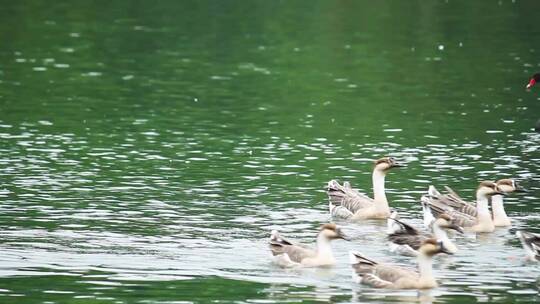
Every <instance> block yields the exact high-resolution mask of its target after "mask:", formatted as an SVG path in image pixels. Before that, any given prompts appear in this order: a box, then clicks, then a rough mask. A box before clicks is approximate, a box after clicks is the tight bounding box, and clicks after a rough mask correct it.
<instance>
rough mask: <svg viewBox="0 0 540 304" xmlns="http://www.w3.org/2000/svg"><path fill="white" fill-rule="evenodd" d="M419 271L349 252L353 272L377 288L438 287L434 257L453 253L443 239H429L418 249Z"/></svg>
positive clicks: (358, 280)
mask: <svg viewBox="0 0 540 304" xmlns="http://www.w3.org/2000/svg"><path fill="white" fill-rule="evenodd" d="M418 252H419V254H418V272H417V271H415V270H413V269H410V268H403V267H398V266H393V265H385V264H379V263H377V262H375V261H372V260H370V259H368V258H366V257H364V256H362V254H360V253H358V252H352V251H351V252H349V258H350V260H351V264H352V268H353V274H354V276H355V280H356V281H357V282H358V283H363V284H366V285H370V286H372V287H375V288H391V289H427V288H434V287H437V281H436V280H435V278H434V277H433V273H432V257H433V256H434V255H436V254H438V253H447V254H452V253H451V252H449V251H448V250H446V248H444V245H443V243H442V242H441V241H437V240H435V239H427V240H425V241H424V242H423V243H422V246H420V249H419V250H418Z"/></svg>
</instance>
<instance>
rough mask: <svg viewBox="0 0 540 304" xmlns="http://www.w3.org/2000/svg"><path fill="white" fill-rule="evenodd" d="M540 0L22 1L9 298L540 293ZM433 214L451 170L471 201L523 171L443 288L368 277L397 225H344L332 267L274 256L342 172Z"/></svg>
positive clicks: (406, 297) (3, 167) (2, 193)
mask: <svg viewBox="0 0 540 304" xmlns="http://www.w3.org/2000/svg"><path fill="white" fill-rule="evenodd" d="M539 9H540V3H538V2H537V1H533V0H531V1H499V2H497V1H482V2H480V1H474V2H471V1H429V2H426V1H418V2H396V1H377V2H373V1H354V2H353V1H339V2H326V1H292V2H291V1H286V2H280V1H272V2H267V1H253V2H249V3H247V2H246V3H239V2H232V1H182V2H176V1H160V2H157V3H151V2H132V1H115V2H112V3H101V2H92V3H77V4H75V3H70V4H68V3H64V4H62V3H41V2H38V1H17V2H9V3H4V5H3V7H2V10H1V11H0V16H1V20H2V22H1V23H0V33H1V35H2V37H3V38H4V39H2V40H3V41H4V43H2V44H1V45H0V62H2V64H1V66H0V109H1V113H2V115H1V116H0V138H1V141H0V180H1V181H2V185H1V186H0V225H1V226H0V228H1V229H0V233H1V240H2V241H1V242H0V261H1V263H0V297H1V300H0V301H1V302H2V303H65V302H72V303H112V302H114V303H133V302H135V303H187V302H199V303H203V302H210V301H220V302H225V303H228V302H236V303H245V302H250V303H251V302H254V303H269V302H274V303H293V302H294V303H296V302H306V303H310V302H321V303H327V302H329V301H330V302H340V303H341V302H345V303H346V302H356V301H359V302H371V303H390V302H422V303H429V302H437V303H442V302H456V303H457V302H459V303H475V302H490V303H495V302H501V303H502V302H522V303H524V302H534V301H538V300H539V296H538V289H539V288H538V275H537V273H538V264H534V263H526V262H525V261H524V260H523V250H522V249H521V247H520V244H519V242H518V241H517V240H516V239H515V237H514V236H513V233H514V232H515V230H516V229H527V230H530V231H533V232H540V228H538V224H539V222H540V203H539V197H540V186H539V185H538V179H539V175H538V174H539V172H540V162H539V160H540V148H539V147H540V146H539V143H540V136H539V135H538V134H536V133H534V131H533V130H532V128H533V126H534V123H535V121H536V120H537V119H538V118H539V117H538V113H540V111H539V109H540V103H539V102H538V100H539V99H540V93H539V92H538V89H536V88H535V89H534V90H532V91H531V92H526V91H525V90H524V86H525V85H526V83H527V81H528V78H529V76H530V75H532V74H533V72H537V71H538V70H540V60H539V59H538V51H540V46H539V45H538V41H537V39H535V37H536V36H537V35H538V27H537V26H536V25H537V23H538V22H537V12H538V11H539ZM384 155H392V156H395V157H396V158H398V159H400V160H402V161H404V162H406V163H407V165H408V167H407V168H406V169H403V170H399V171H398V170H396V171H394V172H391V173H390V174H389V176H388V178H387V188H388V197H389V199H390V201H391V206H393V207H395V208H397V209H398V210H399V212H400V213H401V214H402V216H403V217H405V218H407V219H408V220H409V221H410V222H412V223H413V224H417V225H419V224H420V205H419V197H420V196H421V195H422V194H423V193H424V192H425V191H426V189H427V187H428V186H429V185H430V184H435V185H437V186H439V187H442V186H443V185H449V186H451V187H453V188H454V189H456V190H457V191H458V192H459V193H461V194H462V195H463V196H464V197H466V198H469V199H470V198H472V196H473V191H474V188H475V187H476V184H477V183H478V181H480V180H485V179H486V180H494V179H499V178H502V177H514V178H517V179H519V180H520V181H521V182H522V184H523V185H524V186H525V187H526V188H528V190H529V191H530V192H528V193H527V194H525V195H517V194H516V195H513V196H511V197H509V198H508V199H507V203H506V206H507V211H508V213H509V215H510V216H511V218H512V220H513V227H512V228H510V229H497V231H496V232H495V233H494V234H491V235H481V236H478V237H477V238H475V237H474V235H465V236H458V237H457V244H458V246H459V247H460V248H461V250H460V251H459V253H458V254H456V255H455V256H452V257H438V258H437V259H436V266H435V269H436V276H437V277H438V278H439V283H440V285H441V286H440V287H439V288H437V289H434V290H432V291H428V292H421V293H419V292H417V291H381V290H374V289H370V288H367V287H363V286H360V285H357V284H355V283H353V282H352V281H351V278H350V272H351V271H350V266H349V265H348V264H347V260H348V258H347V251H348V250H351V249H354V250H360V251H362V252H363V253H364V254H366V255H368V256H370V257H372V258H373V259H377V260H379V261H384V262H391V263H398V264H402V265H414V261H412V260H410V259H408V258H406V257H399V256H395V255H392V254H390V253H389V252H388V250H387V244H386V243H385V242H384V241H382V240H383V239H384V224H383V223H380V222H376V221H375V222H368V223H365V224H351V223H339V224H340V225H342V226H343V229H344V231H345V232H346V233H347V234H349V235H350V236H351V238H352V239H353V240H352V241H350V242H345V241H336V242H334V249H335V253H336V258H337V260H338V263H337V265H336V266H335V267H334V268H331V269H305V270H283V269H280V268H278V267H276V266H274V265H272V264H271V263H270V253H269V250H268V248H267V244H266V240H267V238H268V236H269V232H270V231H271V230H272V229H279V230H280V231H281V232H282V233H283V234H284V235H286V236H288V237H290V238H293V239H295V240H298V241H302V242H306V243H311V242H313V241H314V236H315V235H316V231H317V229H318V226H319V225H320V224H322V223H325V222H328V221H330V220H331V219H330V218H329V215H328V211H327V201H326V196H325V193H324V190H323V189H324V185H325V183H326V182H327V181H328V180H330V179H333V178H337V179H340V180H350V181H351V182H352V183H353V185H354V186H356V187H359V188H360V189H362V190H363V191H367V192H370V191H369V189H370V187H371V185H370V170H371V161H372V160H373V159H375V158H379V157H381V156H384Z"/></svg>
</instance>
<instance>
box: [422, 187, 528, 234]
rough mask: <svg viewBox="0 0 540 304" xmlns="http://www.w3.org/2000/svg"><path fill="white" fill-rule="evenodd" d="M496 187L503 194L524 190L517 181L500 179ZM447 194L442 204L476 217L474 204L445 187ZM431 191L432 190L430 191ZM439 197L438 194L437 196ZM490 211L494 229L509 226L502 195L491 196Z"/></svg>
mask: <svg viewBox="0 0 540 304" xmlns="http://www.w3.org/2000/svg"><path fill="white" fill-rule="evenodd" d="M496 184H497V187H498V188H499V190H500V191H501V192H503V193H504V194H509V193H512V192H525V190H524V189H523V188H522V187H521V186H520V185H519V184H518V183H517V181H515V180H513V179H509V178H505V179H500V180H498V181H497V182H496ZM445 188H446V190H447V191H448V194H446V195H445V198H446V199H444V200H441V202H442V203H444V204H446V205H447V206H449V207H451V208H453V209H455V210H456V211H459V212H461V213H464V214H467V215H470V216H472V217H476V216H477V214H478V212H477V211H476V207H475V206H474V204H472V203H469V202H467V201H465V200H463V199H462V198H461V197H460V196H459V195H458V194H457V193H456V192H455V191H454V190H452V189H451V188H450V187H445ZM432 191H433V190H432ZM439 195H440V194H439ZM491 209H492V211H493V216H492V217H493V224H494V225H495V227H502V226H510V219H509V218H508V216H507V215H506V211H505V210H504V204H503V195H502V194H496V195H493V196H491Z"/></svg>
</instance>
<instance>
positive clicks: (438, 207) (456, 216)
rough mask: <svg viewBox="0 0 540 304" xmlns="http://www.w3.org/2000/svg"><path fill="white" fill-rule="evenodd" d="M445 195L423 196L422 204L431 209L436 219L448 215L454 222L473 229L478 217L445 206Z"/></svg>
mask: <svg viewBox="0 0 540 304" xmlns="http://www.w3.org/2000/svg"><path fill="white" fill-rule="evenodd" d="M445 199H446V196H445V195H441V196H433V195H424V196H422V204H424V207H426V208H429V211H431V214H432V215H433V217H434V218H436V217H438V216H439V215H441V214H443V213H446V214H448V215H449V216H450V217H452V218H453V220H452V222H453V223H454V224H456V225H459V226H461V227H471V226H474V225H476V217H474V216H471V215H468V214H465V213H462V212H459V211H457V210H455V209H453V208H452V207H450V206H448V204H445V203H444V202H445Z"/></svg>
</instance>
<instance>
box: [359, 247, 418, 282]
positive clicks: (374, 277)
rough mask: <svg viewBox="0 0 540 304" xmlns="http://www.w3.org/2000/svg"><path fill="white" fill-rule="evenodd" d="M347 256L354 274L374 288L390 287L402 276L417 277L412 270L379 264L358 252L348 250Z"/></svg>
mask: <svg viewBox="0 0 540 304" xmlns="http://www.w3.org/2000/svg"><path fill="white" fill-rule="evenodd" d="M349 258H350V260H351V261H350V262H351V264H352V267H353V269H354V271H355V272H356V274H358V275H360V276H361V277H362V283H364V284H368V285H371V286H373V287H376V288H384V287H390V286H391V285H392V284H393V283H394V282H396V281H397V280H399V279H401V278H404V277H410V278H418V273H417V272H415V271H413V270H410V269H406V268H402V267H397V266H390V265H384V264H379V263H377V262H375V261H373V260H370V259H368V258H366V257H365V256H363V255H362V254H361V253H359V252H350V253H349Z"/></svg>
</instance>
